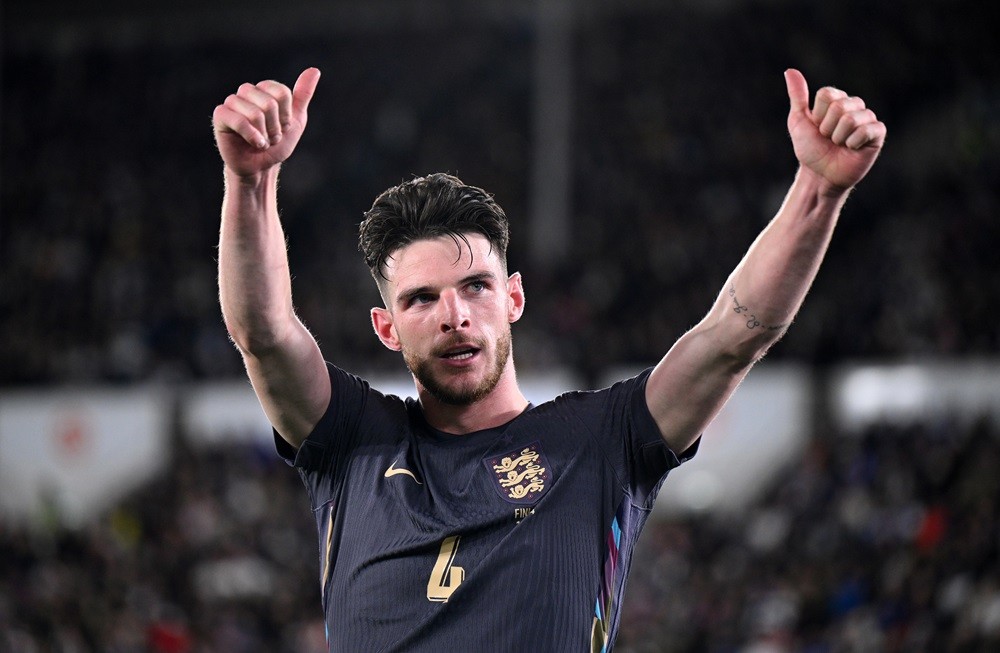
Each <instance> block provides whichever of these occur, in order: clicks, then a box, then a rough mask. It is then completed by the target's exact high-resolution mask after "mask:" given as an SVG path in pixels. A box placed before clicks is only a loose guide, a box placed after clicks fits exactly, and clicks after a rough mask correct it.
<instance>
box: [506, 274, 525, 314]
mask: <svg viewBox="0 0 1000 653" xmlns="http://www.w3.org/2000/svg"><path fill="white" fill-rule="evenodd" d="M523 314H524V286H523V285H522V282H521V273H520V272H515V273H514V274H512V275H510V276H509V277H507V321H508V322H510V323H511V324H513V323H514V322H517V321H518V320H520V319H521V315H523Z"/></svg>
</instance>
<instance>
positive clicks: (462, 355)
mask: <svg viewBox="0 0 1000 653" xmlns="http://www.w3.org/2000/svg"><path fill="white" fill-rule="evenodd" d="M479 351H480V349H479V347H475V346H473V345H459V346H456V347H449V348H448V349H446V350H444V351H443V352H441V353H440V354H439V357H440V358H443V359H444V360H447V361H454V362H461V361H467V360H470V359H472V358H473V357H475V355H476V354H478V353H479Z"/></svg>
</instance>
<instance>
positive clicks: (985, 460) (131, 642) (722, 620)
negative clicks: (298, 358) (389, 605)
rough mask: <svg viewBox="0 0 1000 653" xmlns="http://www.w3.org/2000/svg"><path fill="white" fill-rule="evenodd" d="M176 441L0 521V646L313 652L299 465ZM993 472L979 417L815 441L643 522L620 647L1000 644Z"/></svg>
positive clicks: (749, 651) (312, 571) (692, 650)
mask: <svg viewBox="0 0 1000 653" xmlns="http://www.w3.org/2000/svg"><path fill="white" fill-rule="evenodd" d="M182 443H183V440H182V441H181V446H179V447H178V449H177V451H178V453H177V455H176V459H175V460H174V461H173V464H172V465H171V466H170V471H169V473H167V474H166V475H165V476H164V477H162V478H158V479H156V480H155V481H152V482H150V483H149V484H148V485H147V486H146V487H144V488H143V489H142V490H141V491H139V492H137V493H135V494H133V495H132V496H131V497H129V498H128V499H127V500H126V501H123V502H122V503H121V504H120V505H119V506H118V507H117V508H116V509H114V510H113V511H111V512H110V513H109V514H107V515H106V516H104V517H102V518H101V519H99V520H98V521H96V522H95V523H93V524H91V525H89V526H87V527H86V528H83V529H80V530H78V531H66V530H61V529H58V528H51V529H36V530H33V531H27V530H22V529H19V528H14V527H11V526H4V525H2V524H0V650H3V651H13V652H17V653H91V652H97V651H100V652H103V653H140V652H152V653H216V652H217V653H263V652H264V651H268V652H279V653H280V652H286V651H287V652H288V653H293V652H295V653H319V652H320V651H323V648H324V627H323V623H322V615H321V609H320V598H319V580H318V579H319V576H318V542H317V535H316V530H315V524H314V522H313V521H312V518H311V514H310V512H309V509H308V501H307V498H306V492H305V488H304V487H303V486H302V485H301V482H300V481H299V478H298V476H297V474H296V473H295V472H294V471H293V470H292V469H291V468H289V467H287V466H286V465H285V464H284V463H282V462H280V461H279V460H278V459H277V457H276V456H275V455H274V453H273V452H272V451H269V450H266V449H260V448H254V447H251V446H249V445H247V446H236V445H229V446H226V447H223V448H218V449H210V450H191V449H188V448H187V447H185V446H183V445H182ZM998 466H1000V431H998V429H997V428H996V425H995V424H993V423H991V422H986V421H982V422H978V423H969V422H967V421H959V420H950V419H949V420H940V421H928V422H926V423H915V424H911V425H903V426H901V425H888V424H881V425H876V426H872V427H870V428H869V429H867V430H866V431H864V432H863V433H841V432H836V431H832V430H831V431H830V432H828V433H824V434H823V435H821V436H819V437H816V438H814V439H813V440H812V442H811V444H810V446H809V448H808V450H807V451H806V452H805V454H804V456H803V458H802V460H800V461H797V462H796V464H795V465H793V466H792V467H791V468H789V469H788V470H786V471H784V472H782V473H781V474H779V475H778V476H777V477H776V480H775V483H774V485H773V486H772V488H771V489H770V490H769V491H768V492H767V494H766V496H765V498H764V499H763V500H762V501H760V502H758V503H756V504H755V505H753V506H752V507H751V508H749V509H747V510H745V511H741V512H739V513H737V514H724V515H714V516H709V515H700V516H699V515H690V516H688V517H677V518H671V519H663V518H654V519H652V520H650V522H649V524H648V525H647V527H646V530H645V532H644V533H643V536H642V538H641V539H640V543H639V546H638V547H637V549H636V553H635V558H634V559H633V562H632V573H631V576H630V581H629V584H628V586H627V589H626V595H625V602H624V606H623V608H622V617H621V637H620V640H619V646H618V647H617V648H616V651H623V652H625V653H727V652H734V653H735V652H741V653H792V652H793V651H794V652H799V653H838V652H842V651H843V652H846V651H851V652H852V653H868V652H871V653H883V652H893V651H912V652H922V651H935V652H945V653H948V652H952V653H986V652H987V651H995V650H998V647H1000V536H998V534H1000V506H998V499H1000V477H998V476H997V474H996V470H997V468H998ZM667 487H669V483H668V485H667Z"/></svg>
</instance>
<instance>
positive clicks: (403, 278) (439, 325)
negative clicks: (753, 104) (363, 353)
mask: <svg viewBox="0 0 1000 653" xmlns="http://www.w3.org/2000/svg"><path fill="white" fill-rule="evenodd" d="M467 240H468V244H466V243H465V242H464V241H462V240H458V241H457V242H456V241H455V240H453V239H452V238H450V237H442V238H435V239H430V240H419V241H416V242H413V243H411V244H409V245H407V246H406V247H403V248H401V249H399V250H397V251H396V252H394V253H393V256H392V258H390V259H389V261H388V263H387V265H386V269H385V276H386V277H388V282H387V283H386V284H385V287H384V289H383V290H384V293H383V294H384V298H385V300H386V308H385V309H381V308H375V309H372V323H373V325H374V326H375V331H376V333H377V334H378V336H379V338H380V339H381V340H382V342H383V343H384V344H385V345H386V346H387V347H389V348H390V349H394V350H396V351H401V352H402V354H403V360H404V361H405V362H406V366H407V367H408V368H409V370H410V372H412V373H413V376H414V377H415V378H416V381H417V384H418V386H422V387H423V388H424V389H425V390H426V391H427V392H428V393H430V394H431V395H432V396H433V397H435V398H436V399H438V400H439V401H441V402H443V403H447V404H451V405H468V404H471V403H474V402H476V401H478V400H480V399H482V398H484V397H486V396H487V395H489V394H490V392H492V391H493V390H494V388H496V386H497V384H498V383H499V382H500V381H501V379H502V378H503V376H504V374H505V373H506V372H508V371H509V372H510V373H511V374H512V373H513V370H512V368H510V366H511V365H512V363H511V335H510V325H511V323H513V322H515V321H517V320H518V319H519V318H520V316H521V313H522V311H523V308H524V293H523V291H522V289H521V277H520V275H519V274H516V273H515V274H513V275H511V276H510V277H508V276H506V273H505V270H504V266H503V262H502V261H501V260H500V259H499V258H498V257H497V255H496V254H495V253H493V252H492V251H491V247H490V243H489V241H488V240H487V239H486V238H485V237H483V236H480V235H473V234H469V235H467Z"/></svg>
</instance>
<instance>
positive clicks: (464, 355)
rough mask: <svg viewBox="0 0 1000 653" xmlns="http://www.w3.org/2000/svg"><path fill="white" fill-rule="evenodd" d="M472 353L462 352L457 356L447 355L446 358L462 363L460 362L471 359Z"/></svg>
mask: <svg viewBox="0 0 1000 653" xmlns="http://www.w3.org/2000/svg"><path fill="white" fill-rule="evenodd" d="M473 353H474V352H471V351H463V352H461V353H458V354H448V358H450V359H452V360H456V361H462V360H466V359H469V358H472V355H473Z"/></svg>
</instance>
